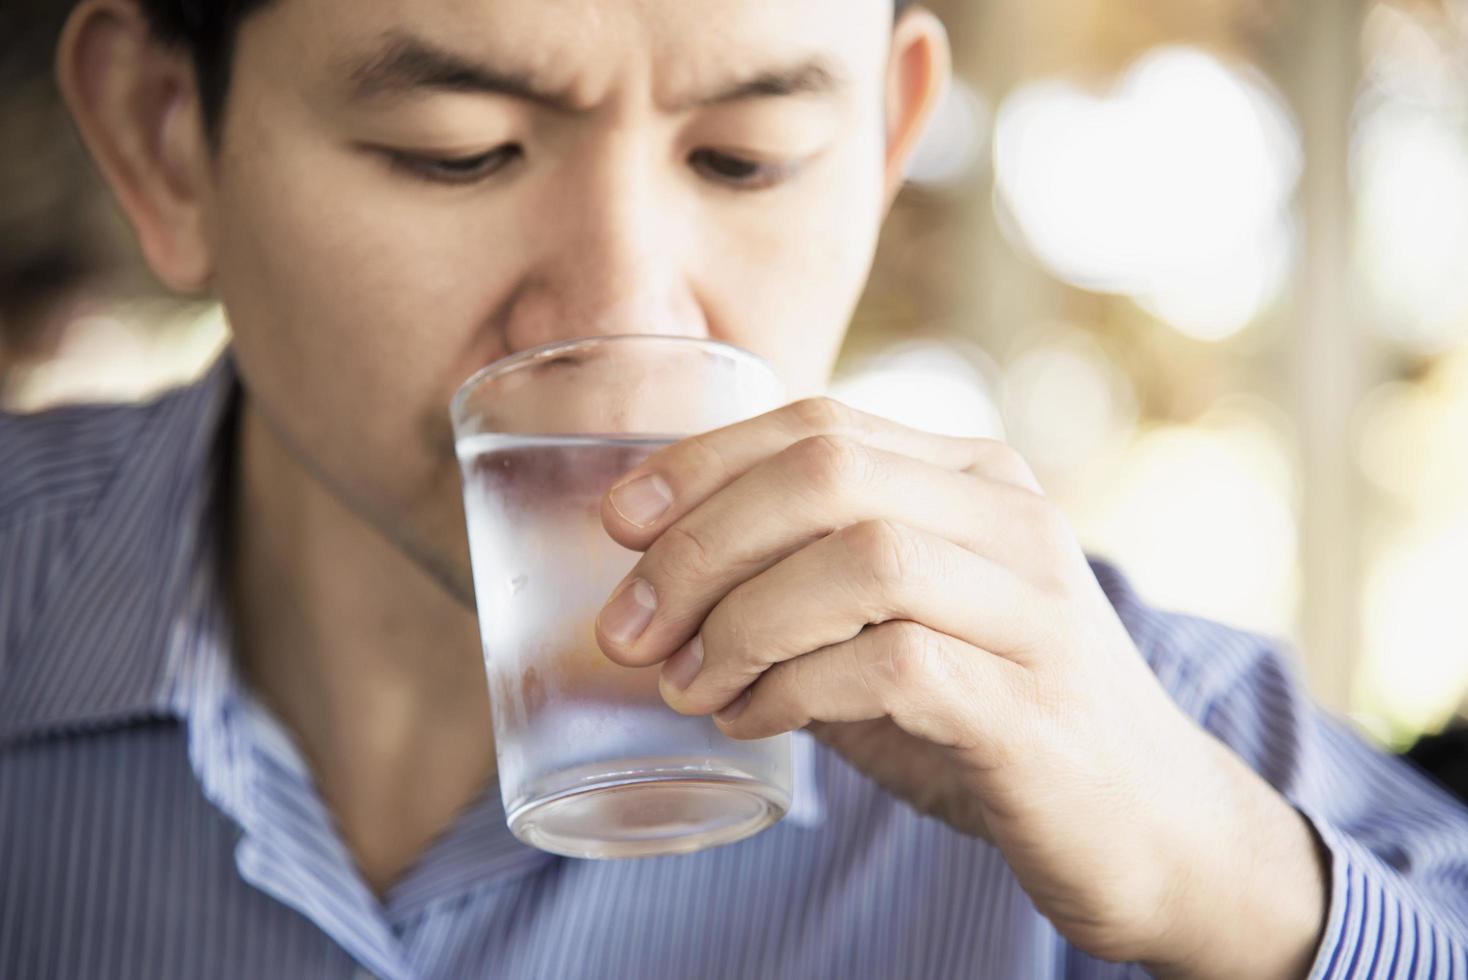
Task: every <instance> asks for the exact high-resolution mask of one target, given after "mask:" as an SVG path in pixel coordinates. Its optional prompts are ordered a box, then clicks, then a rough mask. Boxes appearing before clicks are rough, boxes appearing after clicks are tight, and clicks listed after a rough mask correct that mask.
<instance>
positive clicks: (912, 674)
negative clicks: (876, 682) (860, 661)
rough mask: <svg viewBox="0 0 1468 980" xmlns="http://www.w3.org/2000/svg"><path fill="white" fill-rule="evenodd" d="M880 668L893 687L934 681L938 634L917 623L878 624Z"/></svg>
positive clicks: (938, 655)
mask: <svg viewBox="0 0 1468 980" xmlns="http://www.w3.org/2000/svg"><path fill="white" fill-rule="evenodd" d="M881 646H882V653H883V666H882V671H883V673H884V674H885V675H886V678H887V681H888V682H889V683H890V684H892V685H893V686H894V687H898V688H905V687H913V688H922V687H925V686H927V685H931V684H932V683H933V682H934V681H936V680H937V678H938V674H939V669H940V667H941V664H942V659H941V658H942V656H943V649H942V643H941V642H940V641H939V639H938V634H936V633H934V632H933V631H932V630H930V629H928V628H927V627H926V626H923V625H921V624H919V623H914V622H910V621H906V620H904V621H900V622H893V623H885V624H883V626H882V644H881Z"/></svg>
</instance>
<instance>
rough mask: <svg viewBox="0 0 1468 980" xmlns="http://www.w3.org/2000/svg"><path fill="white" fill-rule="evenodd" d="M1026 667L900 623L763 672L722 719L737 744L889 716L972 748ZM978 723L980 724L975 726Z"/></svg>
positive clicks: (1009, 702) (920, 733)
mask: <svg viewBox="0 0 1468 980" xmlns="http://www.w3.org/2000/svg"><path fill="white" fill-rule="evenodd" d="M1022 672H1023V668H1021V667H1019V666H1017V665H1016V664H1013V663H1010V662H1009V661H1007V660H1004V659H1002V658H999V657H995V656H993V655H991V654H989V653H986V652H985V651H983V650H979V649H975V648H974V647H972V646H970V645H969V644H967V643H963V642H961V641H959V640H956V639H954V638H953V637H951V636H947V635H945V634H943V633H940V632H938V631H936V630H932V629H929V628H928V627H926V626H922V625H919V624H917V623H913V622H910V621H904V620H897V621H893V622H890V623H883V624H881V625H878V626H869V627H867V628H866V629H864V630H862V631H861V632H860V633H858V634H857V635H856V636H854V637H852V638H851V639H849V640H847V641H845V642H843V643H838V644H834V645H832V646H829V647H826V648H825V649H822V650H817V651H815V652H813V653H808V654H806V655H805V656H802V657H797V658H796V659H794V660H790V661H786V662H785V663H782V664H779V665H777V666H775V667H772V668H771V669H770V670H768V671H766V672H765V673H764V674H763V675H762V676H761V677H760V678H759V680H758V681H756V682H755V683H754V684H753V685H752V686H751V687H750V688H749V689H748V690H747V691H746V692H745V693H744V694H743V695H741V696H740V697H739V698H738V699H736V700H735V702H734V703H733V704H731V705H730V706H729V707H728V708H727V709H726V710H725V711H723V712H720V713H719V714H718V715H715V720H716V721H717V722H718V724H719V727H720V728H721V729H722V730H723V731H724V732H725V733H726V734H728V735H730V736H732V737H734V738H740V739H750V738H767V737H769V736H772V735H778V734H780V733H782V732H788V731H794V730H796V729H799V728H804V727H805V726H806V725H809V724H810V723H812V722H835V723H843V722H860V721H868V720H871V719H873V718H882V717H890V718H891V719H892V720H893V721H894V722H896V723H897V725H898V726H899V727H901V728H902V729H903V730H904V731H906V732H908V733H909V734H911V735H914V736H916V737H918V738H921V739H923V740H924V741H926V742H931V743H933V744H935V745H940V746H948V747H953V748H971V747H972V746H973V745H974V744H976V743H978V742H980V741H983V734H982V731H981V729H989V730H992V729H991V728H990V726H993V725H1000V726H1002V725H1003V724H1004V720H1003V719H1004V718H1005V717H1006V716H1007V715H1009V714H1011V713H1012V712H1013V711H1014V710H1015V706H1016V705H1017V704H1018V703H1019V701H1018V697H1019V692H1020V690H1021V687H1020V675H1021V674H1022ZM976 719H978V720H979V721H978V722H976Z"/></svg>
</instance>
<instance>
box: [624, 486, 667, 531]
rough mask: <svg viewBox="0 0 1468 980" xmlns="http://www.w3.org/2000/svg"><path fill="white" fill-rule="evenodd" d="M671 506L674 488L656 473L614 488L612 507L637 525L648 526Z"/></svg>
mask: <svg viewBox="0 0 1468 980" xmlns="http://www.w3.org/2000/svg"><path fill="white" fill-rule="evenodd" d="M671 506H673V488H672V487H670V486H668V481H667V480H664V479H663V478H662V477H660V476H658V475H657V474H656V473H654V474H652V475H651V476H644V477H642V478H640V479H637V480H633V481H632V482H631V483H624V484H622V485H621V486H619V487H614V488H612V509H613V510H615V511H616V512H617V513H618V514H621V515H622V517H623V519H625V520H626V521H627V522H628V523H629V524H635V525H636V526H637V527H647V526H648V525H649V524H651V523H652V522H653V521H656V520H657V519H658V518H659V517H662V516H663V515H664V514H666V513H667V512H668V508H669V507H671Z"/></svg>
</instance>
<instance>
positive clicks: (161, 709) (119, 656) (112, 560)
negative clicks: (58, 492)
mask: <svg viewBox="0 0 1468 980" xmlns="http://www.w3.org/2000/svg"><path fill="white" fill-rule="evenodd" d="M237 389H238V380H237V377H236V374H235V369H234V364H233V361H232V359H231V357H230V356H229V354H228V353H225V354H224V355H222V356H221V357H220V358H219V360H218V361H217V363H216V364H215V365H214V366H213V367H212V368H211V369H210V370H209V371H208V372H207V373H206V374H205V375H204V377H203V378H201V379H200V380H199V381H198V382H196V383H195V384H193V385H190V386H188V387H186V388H182V389H179V390H177V391H174V392H171V393H169V394H167V395H165V396H163V397H162V398H160V399H158V400H157V401H155V402H152V403H150V404H148V405H144V406H138V407H129V408H119V409H117V411H120V412H125V411H135V412H142V413H145V414H146V416H147V418H146V421H145V423H144V424H143V425H142V426H141V427H140V434H139V436H138V437H137V439H136V442H135V444H134V445H132V446H130V447H128V449H127V451H125V452H124V453H122V454H121V461H120V462H119V463H118V466H117V470H116V472H115V473H114V474H113V475H112V478H111V479H110V481H109V483H108V486H107V489H106V490H105V491H104V492H103V494H102V495H101V496H100V498H99V499H98V500H97V502H96V504H95V505H94V506H93V507H91V508H90V509H89V510H88V511H87V512H86V513H84V514H83V515H82V516H81V517H79V518H77V519H76V520H75V524H74V526H72V527H70V528H68V529H67V532H66V535H65V538H64V543H65V545H66V548H65V549H64V552H63V553H61V554H58V555H57V564H56V566H55V570H54V572H53V574H52V575H51V577H50V579H49V580H48V581H47V583H46V587H45V591H44V598H43V600H42V601H43V606H42V608H41V610H40V612H39V614H38V615H37V617H36V619H35V620H34V621H33V622H34V626H33V628H32V629H31V630H30V632H29V634H28V635H27V636H26V637H24V638H23V639H22V645H23V647H26V649H27V654H26V656H25V657H23V658H19V659H18V662H17V663H16V664H15V669H14V673H12V674H11V676H10V677H9V678H7V684H6V685H5V687H4V689H0V740H12V739H21V738H28V737H38V736H42V735H46V734H57V733H63V732H68V731H77V730H86V729H94V728H99V727H105V726H109V725H116V724H123V723H126V722H129V721H136V720H139V719H142V718H146V717H150V716H155V717H156V716H159V715H166V714H168V713H169V711H168V705H167V703H166V698H164V697H163V694H162V690H163V680H164V677H165V674H166V671H167V669H168V665H167V663H166V658H167V652H168V650H169V648H170V647H171V646H172V644H171V642H170V639H171V634H172V633H173V632H174V631H175V630H176V629H177V628H178V624H179V623H180V621H181V615H182V612H183V609H184V606H185V603H186V600H187V590H188V587H189V578H190V571H191V569H190V565H191V556H193V555H194V554H195V552H196V551H197V546H198V541H199V535H200V534H201V533H202V532H203V531H205V530H206V529H207V520H208V513H207V511H208V507H209V504H210V497H211V494H212V491H213V489H214V484H215V482H216V480H217V476H218V474H219V473H220V472H221V470H222V466H221V465H220V463H221V457H220V454H221V453H222V452H223V451H224V450H225V448H226V446H225V444H226V443H227V442H228V440H227V439H225V438H224V435H225V432H226V429H227V425H226V421H227V419H228V417H229V415H230V414H231V412H230V410H231V408H232V406H233V405H234V403H235V400H236V393H237ZM58 551H63V549H60V548H58Z"/></svg>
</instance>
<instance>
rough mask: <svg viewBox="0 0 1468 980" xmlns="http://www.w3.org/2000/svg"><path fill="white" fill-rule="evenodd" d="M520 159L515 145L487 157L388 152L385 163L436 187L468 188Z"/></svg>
mask: <svg viewBox="0 0 1468 980" xmlns="http://www.w3.org/2000/svg"><path fill="white" fill-rule="evenodd" d="M523 155H524V151H523V150H522V149H521V148H520V146H519V145H518V144H516V143H506V144H505V145H504V146H497V147H495V148H494V149H492V150H490V151H488V152H487V153H476V154H475V155H474V156H472V157H452V158H445V157H435V156H424V155H423V154H419V153H405V152H403V151H401V150H389V151H388V159H389V160H390V161H391V163H392V165H393V167H394V168H395V169H398V170H403V171H406V172H407V173H409V174H412V175H413V176H415V177H420V178H422V179H424V180H431V181H434V182H436V183H440V184H471V183H473V182H474V181H476V180H483V179H485V178H486V177H490V176H493V175H494V174H496V173H498V172H499V171H501V170H503V169H504V168H505V167H507V166H509V165H510V164H511V163H513V162H514V161H515V160H517V159H518V158H519V157H521V156H523Z"/></svg>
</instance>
